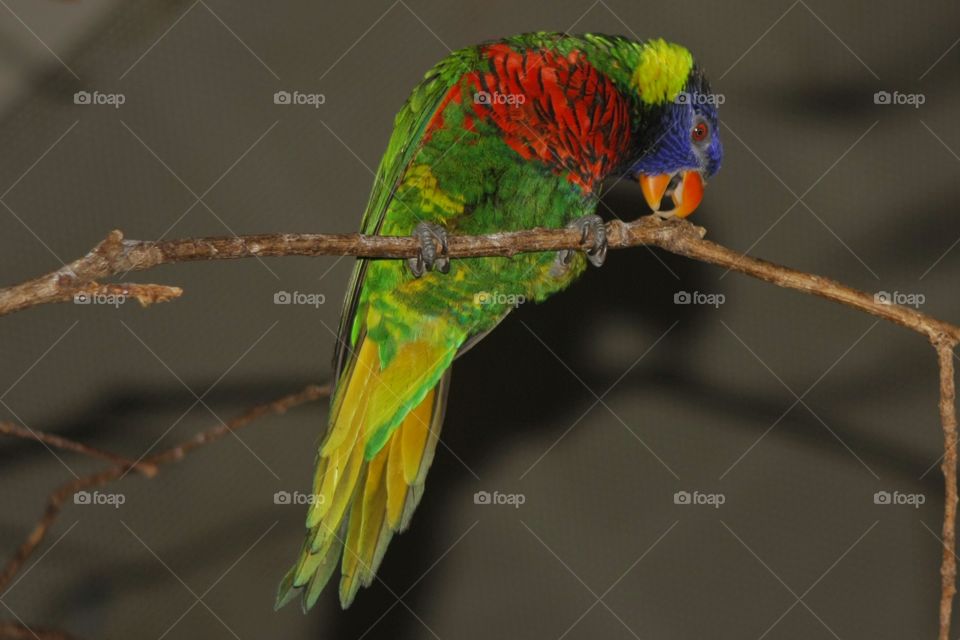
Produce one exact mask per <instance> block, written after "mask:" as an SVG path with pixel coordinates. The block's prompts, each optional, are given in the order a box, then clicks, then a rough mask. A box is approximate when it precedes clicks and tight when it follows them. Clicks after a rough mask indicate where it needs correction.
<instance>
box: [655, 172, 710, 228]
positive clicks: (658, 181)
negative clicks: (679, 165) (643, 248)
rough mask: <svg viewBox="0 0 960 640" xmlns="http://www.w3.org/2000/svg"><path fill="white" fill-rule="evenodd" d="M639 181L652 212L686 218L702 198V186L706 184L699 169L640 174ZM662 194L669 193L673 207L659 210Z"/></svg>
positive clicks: (663, 215)
mask: <svg viewBox="0 0 960 640" xmlns="http://www.w3.org/2000/svg"><path fill="white" fill-rule="evenodd" d="M639 181H640V189H641V190H642V191H643V197H644V198H645V199H646V201H647V204H648V205H650V208H651V209H653V212H654V213H656V214H657V215H658V216H661V217H664V218H668V217H671V216H676V217H677V218H686V217H687V216H688V215H690V214H691V213H693V212H694V210H695V209H696V208H697V206H698V205H699V204H700V201H701V200H703V188H704V187H705V186H706V185H705V184H704V182H703V177H702V176H701V175H700V172H699V171H678V172H677V173H674V174H666V173H664V174H661V175H657V176H648V175H646V174H640V178H639ZM664 195H669V196H670V198H671V200H673V209H669V210H667V211H661V210H660V204H661V203H662V201H663V196H664Z"/></svg>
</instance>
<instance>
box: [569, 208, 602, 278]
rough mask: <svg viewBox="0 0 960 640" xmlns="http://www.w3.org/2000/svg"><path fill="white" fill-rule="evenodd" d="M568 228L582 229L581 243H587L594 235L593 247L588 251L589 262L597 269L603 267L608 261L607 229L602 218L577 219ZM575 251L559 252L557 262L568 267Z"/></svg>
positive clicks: (585, 217) (586, 217) (587, 217)
mask: <svg viewBox="0 0 960 640" xmlns="http://www.w3.org/2000/svg"><path fill="white" fill-rule="evenodd" d="M567 227H568V228H573V229H580V232H581V235H580V241H581V242H586V241H587V238H589V237H590V235H591V234H593V246H592V247H591V248H589V249H587V251H586V254H587V260H589V261H590V264H592V265H593V266H595V267H599V266H602V265H603V263H604V261H605V260H606V259H607V227H606V225H605V224H603V218H601V217H600V216H595V215H589V216H583V217H582V218H577V219H576V220H574V221H573V222H571V223H570V224H568V225H567ZM574 253H575V251H573V250H570V249H564V250H562V251H558V252H557V262H559V263H560V264H561V265H564V266H565V265H568V264H570V261H571V260H572V259H573V255H574Z"/></svg>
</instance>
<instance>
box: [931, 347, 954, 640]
mask: <svg viewBox="0 0 960 640" xmlns="http://www.w3.org/2000/svg"><path fill="white" fill-rule="evenodd" d="M934 347H936V349H937V360H938V363H939V366H940V422H941V424H942V426H943V450H944V455H943V463H942V464H941V465H940V469H941V470H942V471H943V478H944V483H945V484H946V489H945V493H946V495H945V496H944V499H943V534H942V536H943V558H942V560H941V563H940V636H939V640H949V638H950V617H951V612H952V610H953V596H954V594H955V593H956V591H957V588H956V583H957V555H956V546H957V541H956V524H957V410H956V390H955V388H954V373H953V347H954V343H952V342H950V341H941V342H934Z"/></svg>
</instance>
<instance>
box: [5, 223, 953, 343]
mask: <svg viewBox="0 0 960 640" xmlns="http://www.w3.org/2000/svg"><path fill="white" fill-rule="evenodd" d="M705 233H706V231H705V230H704V229H703V228H702V227H697V226H695V225H693V224H691V223H689V222H687V221H684V220H666V221H664V220H661V219H660V218H658V217H656V216H646V217H644V218H641V219H639V220H637V221H635V222H632V223H625V222H622V221H620V220H614V221H611V222H609V223H607V239H608V243H609V248H610V249H626V248H629V247H637V246H643V245H646V246H654V247H660V248H661V249H664V250H666V251H669V252H671V253H675V254H678V255H682V256H686V257H688V258H693V259H695V260H700V261H701V262H707V263H710V264H715V265H718V266H721V267H725V268H727V269H730V270H732V271H739V272H740V273H744V274H746V275H749V276H752V277H754V278H759V279H760V280H765V281H767V282H770V283H772V284H775V285H777V286H779V287H784V288H787V289H793V290H795V291H802V292H804V293H809V294H813V295H817V296H820V297H822V298H826V299H828V300H832V301H834V302H838V303H840V304H843V305H846V306H848V307H852V308H854V309H859V310H860V311H864V312H866V313H869V314H871V315H874V316H876V317H878V318H883V319H885V320H888V321H890V322H894V323H896V324H899V325H901V326H903V327H906V328H908V329H910V330H912V331H916V332H918V333H920V334H922V335H925V336H926V337H927V338H929V339H931V340H939V339H940V338H941V337H944V336H945V337H947V338H949V339H950V340H952V341H954V342H960V327H957V326H956V325H953V324H950V323H947V322H943V321H941V320H937V319H936V318H932V317H930V316H928V315H926V314H924V313H921V312H919V311H917V310H915V309H910V308H908V307H902V306H899V305H894V304H886V303H884V302H882V301H878V300H876V299H875V298H874V296H873V295H872V294H869V293H865V292H863V291H858V290H856V289H853V288H852V287H848V286H846V285H843V284H841V283H839V282H837V281H835V280H831V279H829V278H824V277H822V276H817V275H814V274H809V273H804V272H802V271H797V270H795V269H790V268H789V267H784V266H781V265H778V264H775V263H772V262H767V261H765V260H759V259H757V258H751V257H749V256H746V255H743V254H741V253H738V252H736V251H733V250H732V249H728V248H726V247H724V246H722V245H719V244H716V243H714V242H710V241H709V240H705V239H704V238H703V236H704V235H705ZM592 240H593V239H592V237H589V236H588V237H587V238H586V239H584V238H582V236H581V232H580V231H579V230H577V229H529V230H525V231H513V232H506V233H494V234H490V235H485V236H459V235H453V236H450V238H449V251H448V255H449V256H450V257H452V258H476V257H485V256H504V257H509V256H514V255H516V254H518V253H526V252H536V251H559V250H561V249H585V248H588V247H590V246H591V244H592ZM437 248H438V249H439V247H437ZM419 250H420V245H419V243H418V241H417V240H416V239H414V238H412V237H396V236H365V235H360V234H356V233H347V234H323V233H299V234H296V233H273V234H258V235H246V236H213V237H207V238H184V239H179V240H164V241H159V242H154V241H150V240H126V239H124V237H123V233H122V232H120V231H111V232H110V234H109V235H108V236H107V237H106V238H105V239H104V240H103V241H102V242H100V244H98V245H97V246H96V247H94V249H93V250H92V251H90V252H89V253H88V254H87V255H85V256H84V257H82V258H79V259H77V260H74V261H73V262H71V263H70V264H68V265H65V266H64V267H62V268H60V269H58V270H56V271H53V272H50V273H47V274H45V275H43V276H40V277H38V278H34V279H32V280H27V281H26V282H22V283H20V284H18V285H14V286H11V287H6V288H4V289H0V315H4V314H7V313H12V312H14V311H20V310H22V309H27V308H29V307H33V306H37V305H40V304H47V303H51V302H62V301H64V300H70V299H72V298H73V296H74V295H75V294H77V293H82V292H84V291H87V290H88V289H89V288H90V286H91V284H92V283H93V284H95V283H96V281H97V280H100V279H103V278H108V277H110V276H115V275H120V274H124V275H125V274H128V273H130V272H132V271H144V270H146V269H150V268H152V267H156V266H159V265H162V264H173V263H179V262H196V261H204V260H235V259H239V258H252V257H261V258H263V257H280V256H326V255H344V256H357V257H363V258H410V257H414V256H416V255H417V254H418V252H419ZM96 286H97V287H100V286H102V285H96ZM107 286H113V285H107ZM119 286H125V287H127V288H131V287H163V285H132V284H127V285H119ZM165 289H166V291H165V293H166V295H158V296H157V298H156V299H152V298H150V296H144V299H141V302H144V303H145V304H149V303H150V302H158V301H162V300H169V299H171V298H174V297H178V296H179V295H180V293H181V291H180V289H178V288H176V287H166V288H165Z"/></svg>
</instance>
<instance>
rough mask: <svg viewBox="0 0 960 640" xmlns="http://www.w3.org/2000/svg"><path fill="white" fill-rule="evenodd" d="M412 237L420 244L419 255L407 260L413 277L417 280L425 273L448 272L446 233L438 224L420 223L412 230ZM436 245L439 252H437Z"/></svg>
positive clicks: (448, 259)
mask: <svg viewBox="0 0 960 640" xmlns="http://www.w3.org/2000/svg"><path fill="white" fill-rule="evenodd" d="M412 235H413V237H414V238H416V239H417V240H418V241H419V242H420V253H419V254H417V257H415V258H410V259H408V260H407V265H408V266H409V267H410V271H411V272H412V273H413V275H414V277H416V278H419V277H420V276H422V275H423V274H424V273H426V272H427V271H434V270H435V271H439V272H440V273H447V272H449V271H450V258H449V257H447V251H448V248H447V231H446V229H444V228H443V227H441V226H440V225H438V224H431V223H429V222H421V223H419V224H417V226H416V227H414V228H413V234H412ZM437 243H439V244H440V251H439V252H438V251H437Z"/></svg>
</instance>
